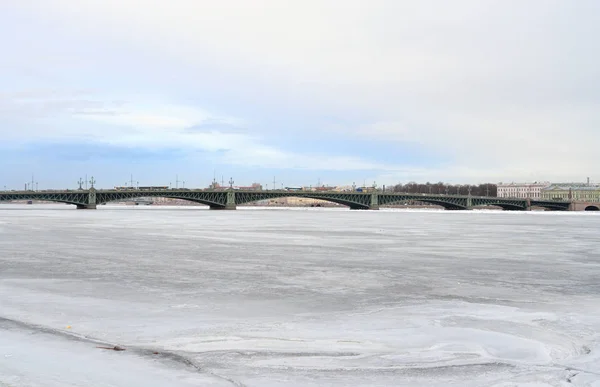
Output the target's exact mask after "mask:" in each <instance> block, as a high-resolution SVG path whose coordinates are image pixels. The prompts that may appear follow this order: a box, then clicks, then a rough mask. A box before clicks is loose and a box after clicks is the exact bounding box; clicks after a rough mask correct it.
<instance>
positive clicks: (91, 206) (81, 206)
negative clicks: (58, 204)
mask: <svg viewBox="0 0 600 387" xmlns="http://www.w3.org/2000/svg"><path fill="white" fill-rule="evenodd" d="M77 209H78V210H95V209H96V203H94V204H78V205H77Z"/></svg>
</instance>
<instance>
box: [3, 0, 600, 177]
mask: <svg viewBox="0 0 600 387" xmlns="http://www.w3.org/2000/svg"><path fill="white" fill-rule="evenodd" d="M599 36H600V1H595V0H589V1H588V0H570V1H567V0H560V1H558V0H518V1H512V0H453V1H446V0H439V1H436V0H419V1H414V0H411V1H402V0H389V1H388V0H363V1H358V0H339V1H338V0H297V1H294V0H289V1H284V0H251V1H250V0H220V1H214V0H211V1H205V0H169V1H167V0H161V1H158V0H102V1H100V0H99V1H95V0H77V1H73V0H38V1H35V0H19V1H3V2H1V4H0V47H1V48H2V51H3V52H2V54H1V55H0V123H1V125H0V163H1V165H2V169H1V171H0V185H7V186H8V188H21V187H22V186H23V184H24V182H25V181H27V180H31V174H32V173H34V174H35V180H36V181H39V183H40V188H42V187H44V188H59V187H60V188H63V187H75V186H76V184H75V182H76V181H77V180H78V179H79V177H83V176H85V174H88V176H91V175H94V177H95V178H96V180H97V181H98V182H99V183H98V185H99V186H101V187H110V186H114V185H124V183H125V182H126V181H128V180H129V179H130V174H133V179H134V180H135V181H139V182H140V184H144V185H146V184H147V185H150V184H153V185H167V184H169V183H172V184H173V185H174V184H175V178H176V175H178V176H179V180H185V181H186V186H206V185H208V184H209V183H210V181H211V180H212V178H213V174H215V173H216V176H217V178H218V180H221V176H223V177H224V179H225V180H228V179H229V177H233V179H234V181H235V182H236V185H237V184H240V185H244V184H250V183H252V182H254V181H257V182H260V183H263V184H266V183H269V185H272V181H273V176H276V180H277V185H278V186H279V185H280V184H284V185H285V186H296V185H300V184H306V185H308V184H312V185H315V184H316V183H317V181H318V180H319V179H320V181H321V182H322V183H325V184H352V183H353V182H356V183H357V184H362V183H363V182H365V181H366V182H367V183H368V184H372V183H373V181H377V184H378V185H382V184H387V185H390V184H394V183H397V182H407V181H410V180H415V181H422V182H426V181H432V182H433V181H446V182H454V183H469V182H471V183H478V182H488V181H490V182H499V181H533V180H555V181H583V180H585V178H586V177H587V176H590V177H591V178H592V180H594V181H600V168H599V166H600V54H599V50H598V37H599ZM180 184H181V183H180Z"/></svg>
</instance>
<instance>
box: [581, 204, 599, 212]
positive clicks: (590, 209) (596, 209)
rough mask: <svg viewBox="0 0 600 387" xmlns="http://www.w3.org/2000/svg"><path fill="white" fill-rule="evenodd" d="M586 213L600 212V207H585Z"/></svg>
mask: <svg viewBox="0 0 600 387" xmlns="http://www.w3.org/2000/svg"><path fill="white" fill-rule="evenodd" d="M584 211H600V207H599V206H594V205H591V206H587V207H585V209H584Z"/></svg>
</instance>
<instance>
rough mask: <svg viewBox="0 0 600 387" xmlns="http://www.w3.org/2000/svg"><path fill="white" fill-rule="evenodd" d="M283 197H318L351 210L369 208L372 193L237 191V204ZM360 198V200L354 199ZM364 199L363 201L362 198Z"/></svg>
mask: <svg viewBox="0 0 600 387" xmlns="http://www.w3.org/2000/svg"><path fill="white" fill-rule="evenodd" d="M281 198H305V199H316V200H322V201H326V202H330V203H336V204H340V205H342V206H346V207H349V208H350V209H351V210H368V209H370V208H371V207H370V200H371V197H370V195H367V196H365V195H360V196H358V195H357V196H349V195H344V194H340V195H339V196H338V197H331V196H321V195H319V194H315V193H312V194H311V193H293V192H281V193H279V192H272V191H266V192H237V193H236V198H235V200H236V204H237V205H240V204H247V203H252V202H257V201H260V200H268V199H281ZM352 199H358V200H352ZM360 199H362V201H361V200H360Z"/></svg>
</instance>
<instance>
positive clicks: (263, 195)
mask: <svg viewBox="0 0 600 387" xmlns="http://www.w3.org/2000/svg"><path fill="white" fill-rule="evenodd" d="M140 197H145V198H151V197H163V198H172V199H183V200H189V201H191V202H196V203H200V204H204V205H207V206H209V207H210V208H211V209H213V210H235V209H236V207H237V206H238V205H241V204H247V203H252V202H256V201H260V200H268V199H276V198H282V197H302V198H311V199H320V200H326V201H329V202H333V203H337V204H341V205H344V206H347V207H349V208H350V209H353V210H378V209H379V207H380V206H390V205H399V204H403V203H407V202H423V203H430V204H435V205H438V206H441V207H444V208H445V209H447V210H470V209H473V208H478V207H484V206H495V207H500V208H502V209H504V210H514V211H528V210H531V208H532V207H540V208H544V209H546V210H551V211H566V210H575V206H574V204H573V203H572V202H570V201H547V200H532V199H512V198H497V197H487V196H464V195H439V194H437V195H436V194H429V195H426V194H407V193H386V192H372V193H368V192H332V191H328V192H314V191H287V190H272V191H240V190H233V189H229V190H224V191H223V190H203V189H157V190H123V191H121V190H97V189H95V188H92V189H89V190H64V191H42V192H36V191H10V192H7V191H4V192H0V202H3V201H15V200H39V201H54V202H61V203H68V204H73V205H75V206H77V208H78V209H95V208H96V207H97V206H98V205H101V204H105V203H108V202H114V201H124V200H132V199H135V198H140Z"/></svg>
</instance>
